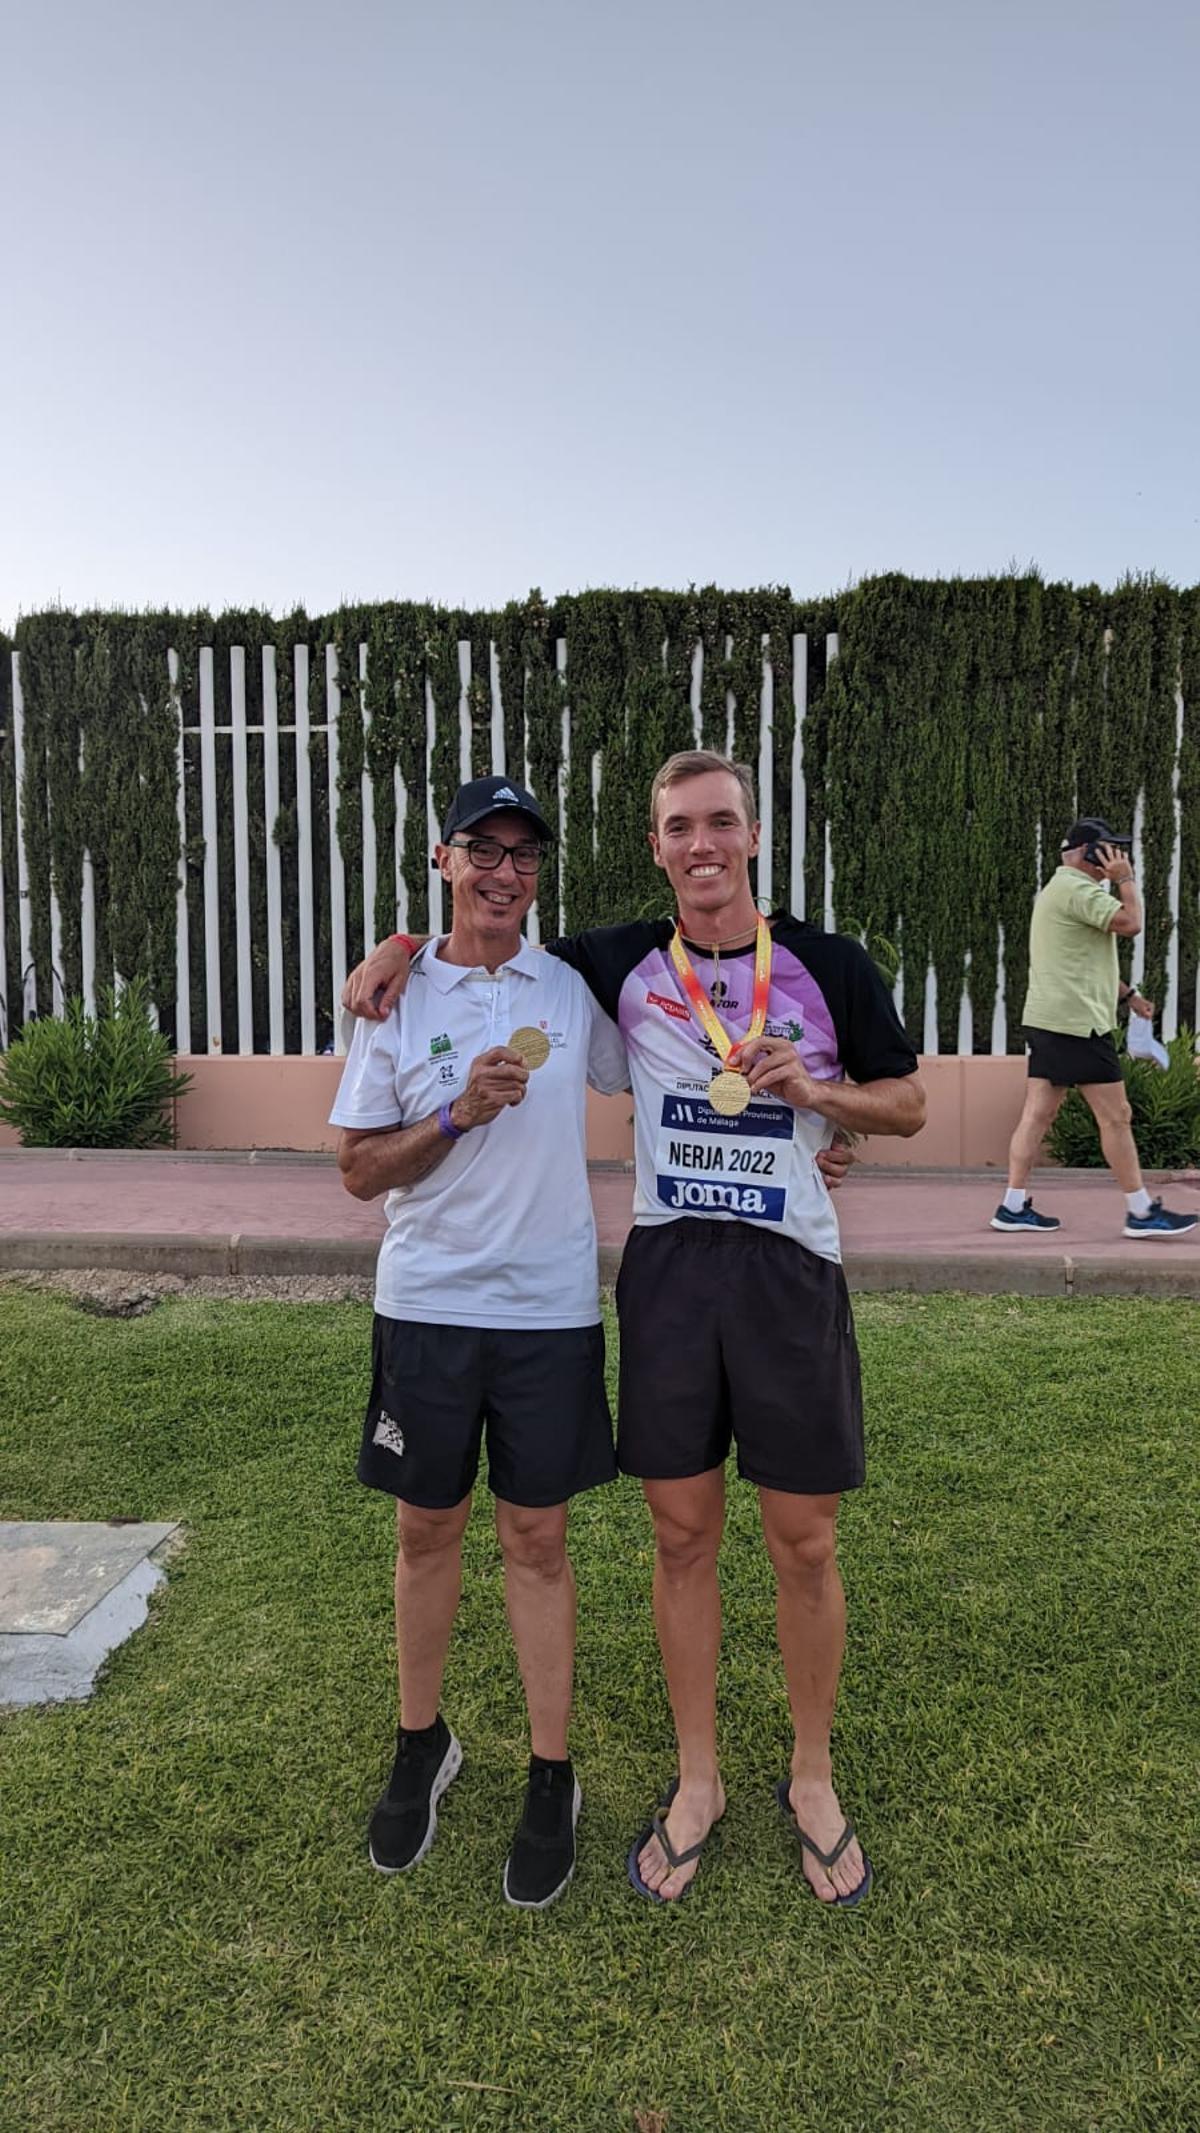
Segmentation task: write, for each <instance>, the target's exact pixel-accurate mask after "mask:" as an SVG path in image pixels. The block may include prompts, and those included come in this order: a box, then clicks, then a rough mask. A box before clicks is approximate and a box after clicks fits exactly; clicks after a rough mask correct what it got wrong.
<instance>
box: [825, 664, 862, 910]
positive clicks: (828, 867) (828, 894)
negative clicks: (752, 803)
mask: <svg viewBox="0 0 1200 2133" xmlns="http://www.w3.org/2000/svg"><path fill="white" fill-rule="evenodd" d="M838 649H839V645H838V633H837V631H836V630H830V631H829V633H828V635H827V637H826V639H825V672H826V673H827V674H828V672H829V669H830V667H831V666H832V665H833V662H834V660H835V659H836V658H837V656H838ZM864 922H865V915H864ZM822 924H823V925H824V928H825V931H826V932H827V933H832V931H833V925H834V895H833V833H832V831H831V830H830V827H829V818H828V815H827V816H826V818H825V916H824V919H823V920H822Z"/></svg>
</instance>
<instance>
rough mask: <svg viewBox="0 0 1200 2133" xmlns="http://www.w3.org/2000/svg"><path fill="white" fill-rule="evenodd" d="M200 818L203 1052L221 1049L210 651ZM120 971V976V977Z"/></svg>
mask: <svg viewBox="0 0 1200 2133" xmlns="http://www.w3.org/2000/svg"><path fill="white" fill-rule="evenodd" d="M200 819H201V825H202V828H203V831H204V999H205V1019H206V1024H207V1029H206V1043H205V1050H206V1051H208V1052H219V1051H220V1049H221V936H220V931H219V926H220V907H221V894H220V883H219V881H218V878H217V741H216V698H215V693H214V689H213V648H212V646H211V644H208V645H203V646H202V647H201V651H200ZM124 974H125V973H124V972H122V976H124Z"/></svg>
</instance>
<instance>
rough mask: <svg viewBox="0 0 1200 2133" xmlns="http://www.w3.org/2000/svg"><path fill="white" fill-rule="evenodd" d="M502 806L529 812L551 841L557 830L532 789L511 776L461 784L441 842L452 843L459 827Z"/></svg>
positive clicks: (449, 808)
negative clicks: (552, 825) (554, 829)
mask: <svg viewBox="0 0 1200 2133" xmlns="http://www.w3.org/2000/svg"><path fill="white" fill-rule="evenodd" d="M501 808H508V809H509V810H511V812H512V813H514V814H518V815H528V817H529V819H530V821H531V822H532V823H533V826H534V828H535V829H536V831H537V833H538V836H539V837H540V838H542V840H543V841H544V842H545V843H546V844H549V843H551V842H552V840H553V837H554V832H553V830H552V829H551V827H550V824H549V823H548V822H547V820H546V817H545V816H544V815H543V813H542V811H541V809H540V807H539V806H538V804H537V801H536V800H535V799H534V797H533V794H532V793H531V792H526V790H525V788H524V786H523V785H517V784H516V783H514V781H513V779H512V778H502V777H491V778H472V779H471V782H470V784H469V785H460V786H459V788H458V791H457V792H456V793H455V795H454V798H453V799H452V800H451V802H450V805H449V807H448V808H447V809H446V819H445V821H444V822H443V824H442V843H443V844H449V842H450V839H451V837H453V835H454V833H455V831H456V830H465V829H470V828H471V827H472V826H473V824H475V823H476V822H482V821H483V818H484V816H485V815H494V814H496V813H497V812H498V810H499V809H501Z"/></svg>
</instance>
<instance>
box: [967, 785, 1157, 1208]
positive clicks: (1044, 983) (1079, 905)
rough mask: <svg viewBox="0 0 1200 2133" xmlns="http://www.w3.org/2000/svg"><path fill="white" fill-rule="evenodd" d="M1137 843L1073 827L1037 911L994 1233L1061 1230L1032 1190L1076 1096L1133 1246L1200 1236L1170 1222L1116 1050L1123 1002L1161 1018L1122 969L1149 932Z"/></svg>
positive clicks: (1092, 821)
mask: <svg viewBox="0 0 1200 2133" xmlns="http://www.w3.org/2000/svg"><path fill="white" fill-rule="evenodd" d="M1132 843H1133V839H1132V838H1131V837H1119V836H1117V835H1116V834H1115V832H1114V831H1112V830H1110V829H1109V827H1108V824H1107V823H1106V822H1103V821H1101V820H1100V819H1099V817H1096V816H1085V817H1082V818H1081V819H1080V820H1079V821H1077V822H1073V823H1072V824H1071V827H1070V829H1069V830H1068V831H1067V834H1066V836H1065V837H1064V838H1063V841H1062V857H1061V864H1060V865H1059V866H1058V867H1057V869H1056V870H1055V872H1054V873H1053V874H1052V875H1051V877H1050V879H1049V881H1048V882H1047V883H1046V886H1045V888H1044V889H1043V890H1042V892H1041V894H1040V896H1039V897H1038V898H1037V901H1036V903H1035V904H1034V907H1033V917H1032V920H1031V922H1030V927H1029V990H1028V992H1027V994H1026V997H1025V1013H1024V1017H1023V1020H1024V1023H1025V1034H1026V1036H1027V1038H1028V1040H1029V1082H1028V1086H1027V1089H1026V1094H1025V1108H1024V1110H1023V1111H1022V1113H1021V1117H1020V1120H1019V1122H1018V1125H1017V1130H1016V1132H1015V1133H1014V1134H1013V1137H1012V1141H1011V1143H1010V1146H1009V1151H1008V1190H1007V1192H1006V1193H1005V1195H1004V1198H1003V1200H1002V1201H1001V1203H1000V1205H999V1207H998V1208H997V1209H996V1212H995V1214H994V1215H993V1216H992V1228H993V1229H996V1230H1001V1231H1013V1232H1017V1231H1020V1232H1021V1233H1022V1234H1023V1235H1025V1234H1028V1233H1029V1232H1030V1231H1035V1232H1039V1233H1040V1232H1046V1231H1049V1230H1056V1229H1058V1228H1060V1227H1061V1225H1060V1223H1059V1220H1058V1217H1057V1216H1056V1215H1042V1214H1039V1213H1038V1212H1037V1210H1036V1209H1035V1207H1034V1204H1033V1201H1032V1199H1031V1197H1030V1195H1029V1191H1028V1186H1029V1173H1030V1171H1031V1170H1032V1168H1033V1165H1034V1163H1035V1162H1036V1160H1037V1156H1038V1151H1039V1149H1040V1148H1041V1145H1042V1142H1043V1141H1044V1140H1045V1138H1046V1135H1047V1133H1048V1132H1049V1131H1050V1127H1051V1125H1052V1124H1053V1122H1054V1119H1055V1116H1056V1114H1057V1112H1058V1108H1059V1105H1060V1104H1061V1102H1062V1100H1063V1097H1064V1096H1065V1095H1066V1093H1067V1090H1068V1089H1078V1090H1079V1093H1080V1095H1081V1096H1082V1097H1083V1098H1084V1100H1085V1102H1086V1103H1087V1104H1088V1105H1089V1106H1090V1107H1091V1110H1092V1112H1093V1114H1094V1116H1095V1120H1096V1124H1097V1126H1098V1127H1099V1129H1100V1146H1101V1148H1102V1149H1103V1151H1104V1160H1105V1162H1106V1163H1107V1164H1108V1167H1109V1169H1110V1170H1111V1171H1112V1173H1113V1175H1114V1177H1115V1178H1116V1180H1117V1183H1118V1185H1119V1186H1120V1188H1121V1190H1122V1192H1123V1193H1124V1195H1125V1235H1126V1236H1127V1237H1149V1238H1159V1237H1163V1238H1170V1237H1182V1236H1184V1235H1185V1234H1186V1233H1187V1231H1188V1230H1192V1229H1195V1227H1196V1221H1197V1217H1196V1216H1195V1215H1176V1214H1172V1213H1171V1211H1170V1209H1169V1208H1166V1207H1164V1206H1163V1204H1162V1201H1161V1199H1158V1200H1152V1199H1151V1198H1150V1195H1149V1193H1148V1192H1147V1191H1146V1187H1145V1185H1144V1183H1143V1181H1142V1169H1141V1164H1140V1162H1139V1161H1138V1152H1137V1148H1136V1145H1135V1143H1134V1138H1133V1133H1132V1130H1131V1123H1130V1122H1131V1118H1132V1113H1131V1111H1130V1108H1129V1099H1128V1097H1127V1096H1126V1094H1125V1080H1124V1076H1123V1074H1122V1072H1121V1062H1120V1059H1119V1058H1118V1056H1117V1048H1116V1045H1115V1044H1114V1043H1113V1039H1112V1031H1113V1028H1114V1025H1115V1023H1116V1019H1117V1004H1118V1000H1120V1001H1127V1002H1128V1004H1129V1008H1130V1011H1131V1013H1133V1014H1135V1015H1145V1016H1147V1017H1152V1016H1153V1014H1154V1003H1153V1001H1151V1000H1146V999H1144V998H1143V997H1142V995H1141V993H1140V992H1138V991H1137V989H1136V987H1135V986H1132V985H1126V984H1124V983H1123V981H1122V979H1121V975H1120V970H1119V968H1118V963H1117V941H1118V939H1121V938H1124V939H1127V940H1128V939H1132V937H1133V936H1134V935H1135V934H1138V933H1140V932H1141V930H1142V923H1143V914H1142V899H1141V897H1140V895H1139V894H1138V887H1137V883H1136V881H1135V880H1134V878H1133V867H1132V864H1131V862H1130V857H1129V854H1130V848H1131V846H1132ZM1113 890H1115V891H1116V894H1115V895H1114V894H1113Z"/></svg>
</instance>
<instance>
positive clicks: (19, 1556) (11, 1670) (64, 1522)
mask: <svg viewBox="0 0 1200 2133" xmlns="http://www.w3.org/2000/svg"><path fill="white" fill-rule="evenodd" d="M177 1531H178V1528H177V1526H176V1525H175V1524H174V1523H165V1522H164V1523H150V1522H141V1521H138V1522H137V1523H133V1522H131V1521H125V1520H112V1521H108V1520H102V1521H96V1522H93V1521H87V1522H83V1521H76V1520H72V1519H51V1520H46V1521H36V1520H30V1521H23V1520H13V1519H4V1520H0V1704H30V1703H59V1702H62V1701H65V1700H72V1699H77V1698H81V1697H85V1696H88V1695H90V1693H91V1690H92V1687H93V1684H94V1682H95V1678H96V1674H97V1671H98V1669H99V1668H100V1666H101V1665H102V1663H103V1661H104V1660H105V1659H106V1658H107V1657H108V1655H109V1653H110V1652H112V1651H115V1650H116V1648H117V1646H118V1645H120V1644H123V1643H124V1642H125V1639H126V1638H127V1637H129V1636H132V1634H133V1632H134V1630H135V1629H139V1628H140V1627H141V1625H142V1623H143V1622H144V1621H145V1620H146V1616H147V1613H148V1611H149V1610H148V1602H149V1598H150V1595H151V1593H152V1592H153V1591H154V1589H155V1587H156V1586H158V1585H160V1584H161V1583H162V1581H163V1571H162V1568H161V1566H160V1561H159V1558H160V1557H161V1555H162V1554H163V1552H164V1550H165V1549H166V1547H167V1545H168V1544H169V1542H170V1541H171V1538H172V1536H173V1535H174V1534H175V1533H176V1532H177Z"/></svg>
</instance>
